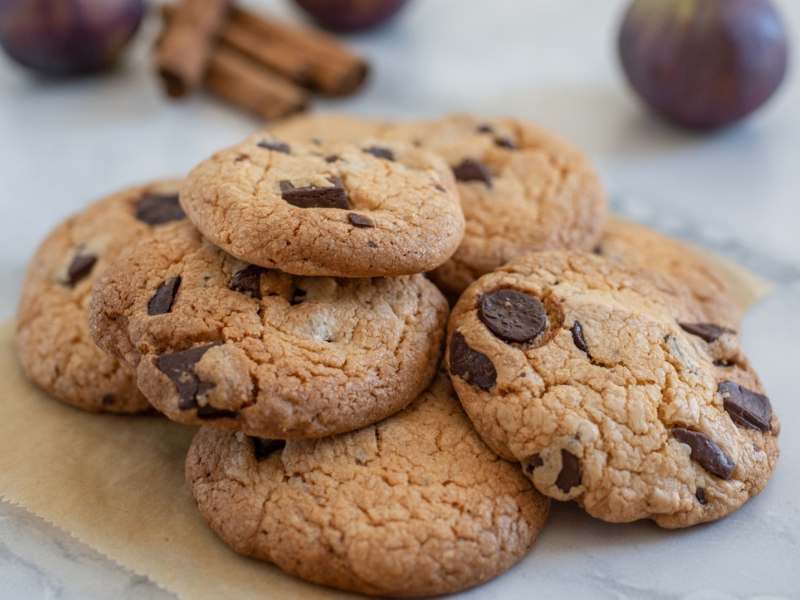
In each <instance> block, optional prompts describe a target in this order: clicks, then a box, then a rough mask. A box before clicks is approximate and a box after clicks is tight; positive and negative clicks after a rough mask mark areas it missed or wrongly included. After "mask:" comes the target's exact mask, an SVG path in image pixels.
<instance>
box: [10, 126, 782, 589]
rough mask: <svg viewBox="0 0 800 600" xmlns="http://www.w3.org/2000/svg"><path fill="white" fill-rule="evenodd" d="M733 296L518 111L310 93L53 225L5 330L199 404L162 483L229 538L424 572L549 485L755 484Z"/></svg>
mask: <svg viewBox="0 0 800 600" xmlns="http://www.w3.org/2000/svg"><path fill="white" fill-rule="evenodd" d="M448 300H449V301H450V303H451V305H452V306H453V308H452V310H451V309H450V306H451V305H449V304H448ZM740 318H741V312H740V309H739V307H738V306H737V304H736V302H735V301H734V300H733V298H732V296H731V291H730V289H728V284H727V283H726V281H725V280H724V279H722V278H720V277H719V276H718V275H717V274H715V273H714V271H713V268H711V267H710V266H709V265H708V264H707V263H706V262H705V261H704V259H703V258H702V257H700V256H699V255H697V254H695V253H693V252H691V251H690V250H688V249H687V248H685V247H684V246H682V245H680V244H679V243H677V242H673V241H672V240H669V239H666V238H664V237H663V236H660V235H658V234H656V233H654V232H652V231H649V230H647V229H645V228H642V227H639V226H636V225H633V224H628V223H625V222H622V221H619V220H616V219H614V218H611V219H608V220H607V218H606V201H605V193H604V191H603V188H602V185H601V184H600V182H599V179H598V177H597V176H596V174H595V172H594V170H593V168H592V167H591V165H590V163H589V162H588V160H587V159H586V158H585V157H584V156H583V155H582V154H581V153H580V152H579V151H577V150H576V149H574V148H573V147H571V146H570V145H569V144H566V143H565V142H563V141H561V140H559V139H558V138H556V137H555V136H553V135H551V134H550V133H548V132H546V131H543V130H542V129H540V128H538V127H536V126H534V125H532V124H530V123H526V122H523V121H520V120H515V119H488V120H487V119H477V118H474V117H471V116H466V115H456V116H451V117H446V118H443V119H440V120H436V121H425V122H414V123H390V122H384V121H369V120H359V119H352V118H346V117H337V116H322V117H317V116H310V117H301V118H297V119H294V120H291V121H288V122H285V123H282V124H279V125H277V126H276V127H273V128H272V129H270V130H267V131H263V132H260V133H258V134H256V135H253V136H251V137H250V138H248V139H247V140H245V141H244V142H242V143H241V144H238V145H236V146H233V147H231V148H228V149H225V150H221V151H219V152H218V153H216V154H215V155H214V156H212V157H210V158H209V159H207V160H206V161H204V162H202V163H201V164H200V165H198V166H197V167H196V168H195V169H194V170H192V172H191V173H190V174H189V175H188V177H187V178H186V179H185V180H184V181H182V182H158V183H153V184H150V185H146V186H142V187H138V188H133V189H129V190H126V191H123V192H121V193H119V194H116V195H114V196H111V197H109V198H106V199H104V200H102V201H100V202H98V203H97V204H95V205H93V206H91V207H90V208H88V209H87V210H86V211H84V212H83V213H81V214H79V215H76V216H74V217H72V218H71V219H69V220H68V221H67V222H65V223H64V224H62V225H61V226H59V228H57V229H56V230H55V231H54V232H53V233H52V234H51V235H50V237H49V238H48V239H47V240H46V241H45V242H44V243H43V245H42V247H41V248H40V249H39V251H38V253H37V255H36V257H35V258H34V260H33V261H32V263H31V267H30V270H29V274H28V279H27V281H26V285H25V288H24V291H23V298H22V301H21V303H20V310H19V316H18V327H17V347H18V353H19V356H20V361H21V364H22V366H23V368H24V370H25V371H26V373H27V374H28V376H29V377H30V378H31V379H32V380H33V381H34V382H35V383H36V384H38V385H39V386H40V387H42V388H43V389H45V390H46V391H48V392H49V393H50V394H51V395H53V396H54V397H56V398H58V399H60V400H63V401H65V402H67V403H70V404H72V405H74V406H77V407H79V408H83V409H86V410H90V411H104V412H118V413H135V412H142V411H147V410H153V409H155V410H157V411H159V412H160V413H162V414H164V415H166V417H168V418H169V419H172V420H174V421H178V422H180V423H185V424H190V425H198V426H201V429H200V430H199V431H198V433H197V434H196V437H195V439H194V441H193V443H192V446H191V448H190V450H189V455H188V457H187V462H186V479H187V483H188V487H189V490H190V492H191V493H192V494H193V496H194V498H195V500H196V502H197V506H198V508H199V510H200V513H201V514H202V516H203V517H204V519H205V520H206V521H207V522H208V524H209V525H210V526H211V527H212V528H213V530H214V531H215V532H216V533H217V534H218V535H219V537H220V538H221V539H222V540H224V542H225V543H227V544H228V545H230V546H231V547H232V548H233V549H234V550H235V551H236V552H239V553H241V554H243V555H246V556H251V557H254V558H257V559H261V560H265V561H269V562H272V563H274V564H275V565H277V566H278V567H280V568H281V569H283V570H284V571H286V572H288V573H291V574H294V575H297V576H299V577H302V578H304V579H307V580H309V581H313V582H317V583H321V584H325V585H329V586H333V587H337V588H340V589H345V590H351V591H356V592H362V593H367V594H373V595H382V596H424V595H436V594H443V593H448V592H455V591H458V590H462V589H465V588H468V587H470V586H474V585H477V584H479V583H481V582H484V581H487V580H489V579H491V578H493V577H496V576H497V575H499V574H501V573H502V572H503V571H505V570H506V569H508V568H509V567H510V566H512V565H513V564H514V563H515V562H517V561H518V560H519V559H520V558H522V557H523V556H524V555H525V554H526V553H527V552H528V550H529V549H530V547H531V546H532V544H533V542H534V541H535V539H536V537H537V536H538V534H539V532H540V531H541V529H542V527H543V526H544V523H545V520H546V518H547V513H548V507H549V501H550V499H551V498H553V499H556V500H562V501H566V500H574V501H575V502H576V503H577V504H579V505H580V506H581V507H583V508H584V509H585V510H586V511H587V512H588V513H589V514H591V515H593V516H595V517H597V518H600V519H603V520H606V521H612V522H627V521H633V520H637V519H652V520H653V521H655V522H656V523H657V524H658V525H660V526H662V527H668V528H675V527H686V526H690V525H694V524H697V523H701V522H706V521H711V520H714V519H718V518H720V517H722V516H725V515H726V514H729V513H730V512H732V511H734V510H736V509H737V508H738V507H739V506H741V505H742V504H743V503H744V502H746V501H747V500H748V499H749V498H751V497H752V496H754V495H755V494H757V493H758V492H759V491H761V489H763V488H764V486H765V485H766V483H767V481H768V479H769V477H770V475H771V473H772V471H773V469H774V467H775V463H776V461H777V456H778V448H777V435H778V432H779V429H780V427H779V424H778V420H777V417H775V416H774V415H773V414H772V409H771V405H770V402H769V400H768V399H767V397H766V396H765V395H764V394H763V390H762V388H761V384H760V382H759V380H758V377H757V375H756V374H755V373H754V372H753V370H752V368H751V367H750V365H749V363H748V361H747V359H746V357H745V356H744V355H743V353H742V351H741V349H740V346H739V342H738V339H737V335H736V333H735V329H736V327H737V326H738V324H739V320H740ZM443 354H444V358H443V360H442V355H443ZM189 576H191V575H190V574H187V577H189Z"/></svg>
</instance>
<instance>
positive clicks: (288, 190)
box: [280, 177, 350, 208]
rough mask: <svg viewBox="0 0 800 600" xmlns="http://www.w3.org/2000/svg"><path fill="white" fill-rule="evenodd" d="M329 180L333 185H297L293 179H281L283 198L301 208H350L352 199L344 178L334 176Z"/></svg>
mask: <svg viewBox="0 0 800 600" xmlns="http://www.w3.org/2000/svg"><path fill="white" fill-rule="evenodd" d="M329 181H330V182H331V183H332V184H333V186H332V187H318V186H316V185H307V186H304V187H295V186H294V184H292V182H291V181H286V180H284V181H281V182H280V186H281V198H283V199H284V200H286V202H288V203H289V204H291V205H292V206H297V207H299V208H350V199H349V198H348V196H347V190H345V189H344V186H343V185H342V180H341V179H339V178H338V177H334V178H332V179H329Z"/></svg>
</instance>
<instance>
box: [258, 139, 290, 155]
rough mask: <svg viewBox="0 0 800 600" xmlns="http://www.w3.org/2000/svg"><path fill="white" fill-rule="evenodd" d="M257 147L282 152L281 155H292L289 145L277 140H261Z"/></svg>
mask: <svg viewBox="0 0 800 600" xmlns="http://www.w3.org/2000/svg"><path fill="white" fill-rule="evenodd" d="M257 145H258V147H259V148H266V149H267V150H273V151H275V152H282V153H283V154H291V153H292V149H291V148H290V147H289V144H287V143H285V142H281V141H278V140H261V141H260V142H258V144H257Z"/></svg>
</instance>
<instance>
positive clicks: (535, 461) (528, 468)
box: [523, 454, 544, 475]
mask: <svg viewBox="0 0 800 600" xmlns="http://www.w3.org/2000/svg"><path fill="white" fill-rule="evenodd" d="M543 464H544V461H543V460H542V457H541V456H539V455H538V454H534V455H533V456H531V457H530V458H529V459H528V460H527V461H525V467H524V469H523V470H524V471H525V472H526V473H527V474H528V475H531V474H533V471H534V469H536V468H537V467H541V466H542V465H543Z"/></svg>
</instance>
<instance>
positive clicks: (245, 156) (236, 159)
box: [233, 153, 250, 163]
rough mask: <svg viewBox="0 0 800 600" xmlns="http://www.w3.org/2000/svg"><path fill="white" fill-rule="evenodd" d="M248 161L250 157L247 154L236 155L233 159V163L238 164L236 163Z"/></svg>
mask: <svg viewBox="0 0 800 600" xmlns="http://www.w3.org/2000/svg"><path fill="white" fill-rule="evenodd" d="M249 159H250V155H249V154H242V153H240V154H237V155H236V158H234V159H233V162H235V163H238V162H242V161H243V160H249Z"/></svg>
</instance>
